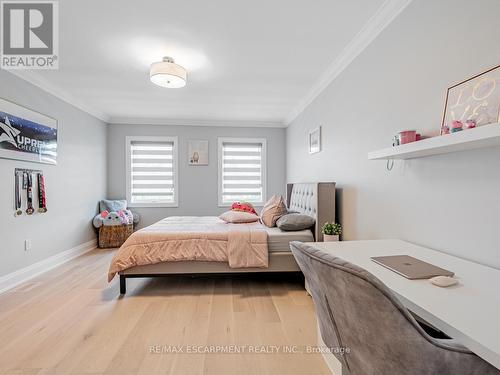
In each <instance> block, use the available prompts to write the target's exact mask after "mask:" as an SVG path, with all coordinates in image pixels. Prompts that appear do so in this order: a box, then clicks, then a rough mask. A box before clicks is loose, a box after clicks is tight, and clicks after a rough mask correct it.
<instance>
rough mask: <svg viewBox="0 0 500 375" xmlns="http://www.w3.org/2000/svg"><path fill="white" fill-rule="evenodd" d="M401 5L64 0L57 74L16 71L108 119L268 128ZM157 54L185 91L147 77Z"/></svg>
mask: <svg viewBox="0 0 500 375" xmlns="http://www.w3.org/2000/svg"><path fill="white" fill-rule="evenodd" d="M409 1H410V0H386V1H385V2H384V1H383V0H313V1H305V0H272V1H270V0H252V1H241V0H211V1H204V0H181V1H171V0H148V1H143V2H138V1H137V0H120V1H118V0H113V1H102V0H99V1H97V0H85V1H82V0H78V1H77V0H65V1H61V2H60V3H59V4H60V58H59V70H57V71H36V72H31V73H26V74H24V75H25V78H26V77H28V79H31V80H32V81H35V82H36V81H38V84H39V85H40V86H42V87H45V88H48V89H49V91H51V92H53V93H56V94H58V95H59V96H61V97H64V98H65V99H66V100H67V101H70V102H73V104H76V105H77V106H80V107H81V108H84V109H86V110H88V111H89V112H92V113H94V114H98V115H100V116H99V117H101V118H105V120H107V121H110V122H145V123H148V122H149V123H186V124H188V123H200V122H207V123H210V124H212V123H221V124H222V123H227V124H233V122H234V123H235V122H243V123H256V124H261V125H269V126H273V125H274V126H276V125H281V124H285V123H286V122H287V121H289V120H290V119H292V118H293V117H294V116H295V115H296V114H297V113H299V112H300V110H301V106H305V105H306V104H307V102H308V101H310V100H311V99H312V98H313V97H314V96H315V95H316V94H317V93H318V90H320V89H321V88H322V86H324V85H326V83H328V80H329V79H333V78H334V77H335V75H337V74H338V73H339V69H340V70H342V69H343V68H345V66H346V65H348V64H349V63H350V61H352V59H354V58H355V57H356V56H357V54H358V53H360V52H361V51H362V49H364V47H366V45H367V44H369V43H370V42H371V40H372V39H373V38H375V37H376V36H377V35H378V33H379V32H380V31H381V30H382V29H383V28H384V27H385V26H386V25H387V24H388V23H389V22H390V21H391V20H392V19H393V18H394V17H395V16H396V15H397V14H399V12H400V11H401V10H402V8H404V6H405V5H406V4H407V3H408V2H409ZM165 55H167V56H172V57H173V58H174V59H175V60H176V62H177V63H179V64H181V65H183V66H184V67H185V68H187V70H188V84H187V86H186V87H184V88H182V89H165V88H161V87H158V86H155V85H153V84H152V83H151V82H150V81H149V75H148V74H149V65H150V64H151V63H152V62H154V61H159V60H161V58H162V57H163V56H165ZM22 75H23V73H22V72H21V76H22Z"/></svg>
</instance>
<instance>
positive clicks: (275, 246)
mask: <svg viewBox="0 0 500 375" xmlns="http://www.w3.org/2000/svg"><path fill="white" fill-rule="evenodd" d="M266 231H267V235H268V236H267V247H268V251H269V252H270V253H272V252H277V251H290V242H291V241H301V242H313V241H314V236H313V234H312V232H311V230H310V229H305V230H299V231H294V232H285V231H282V230H281V229H279V228H278V227H274V228H268V227H266Z"/></svg>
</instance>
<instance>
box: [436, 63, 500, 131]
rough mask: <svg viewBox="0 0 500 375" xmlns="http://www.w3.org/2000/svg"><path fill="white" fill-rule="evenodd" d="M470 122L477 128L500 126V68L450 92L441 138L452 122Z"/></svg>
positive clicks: (448, 93) (447, 95)
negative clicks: (488, 125) (496, 124)
mask: <svg viewBox="0 0 500 375" xmlns="http://www.w3.org/2000/svg"><path fill="white" fill-rule="evenodd" d="M467 120H472V121H474V122H475V124H476V125H477V126H481V125H486V124H493V123H497V122H500V65H498V66H496V67H494V68H491V69H489V70H487V71H485V72H483V73H481V74H478V75H476V76H474V77H472V78H469V79H467V80H465V81H462V82H460V83H457V84H456V85H454V86H451V87H450V88H449V89H448V91H447V94H446V102H445V108H444V113H443V121H442V123H441V134H444V133H445V129H446V128H451V126H452V123H453V121H460V122H463V123H465V122H466V121H467Z"/></svg>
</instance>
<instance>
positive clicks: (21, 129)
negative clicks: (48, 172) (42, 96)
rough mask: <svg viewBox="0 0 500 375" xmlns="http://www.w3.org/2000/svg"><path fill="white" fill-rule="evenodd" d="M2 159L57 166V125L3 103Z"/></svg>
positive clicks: (0, 111) (0, 102) (0, 122)
mask: <svg viewBox="0 0 500 375" xmlns="http://www.w3.org/2000/svg"><path fill="white" fill-rule="evenodd" d="M0 158H6V159H16V160H23V161H31V162H36V163H46V164H56V163H57V121H56V120H54V119H52V118H50V117H47V116H44V115H42V114H40V113H38V112H34V111H31V110H29V109H27V108H24V107H21V106H19V105H17V104H14V103H11V102H9V101H6V100H3V99H0Z"/></svg>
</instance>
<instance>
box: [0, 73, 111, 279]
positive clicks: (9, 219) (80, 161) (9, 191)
mask: <svg viewBox="0 0 500 375" xmlns="http://www.w3.org/2000/svg"><path fill="white" fill-rule="evenodd" d="M0 97H1V98H2V99H6V100H9V101H11V102H14V103H16V104H19V105H22V106H24V107H27V108H29V109H32V110H34V111H37V112H40V113H43V114H45V115H47V116H49V117H52V118H55V119H57V121H58V127H59V128H58V157H57V160H58V164H57V165H55V166H54V165H46V164H37V163H28V162H22V161H18V160H8V159H0V175H1V176H2V178H1V179H0V191H1V195H0V233H1V241H2V244H1V246H0V259H2V261H1V262H0V276H2V275H5V274H7V273H10V272H13V271H15V270H17V269H20V268H22V267H25V266H28V265H30V264H32V263H35V262H37V261H40V260H42V259H45V258H48V257H50V256H51V255H55V254H56V253H59V252H61V251H64V250H68V249H70V248H72V247H74V246H77V245H80V244H82V243H84V242H87V241H90V240H92V239H94V238H95V233H94V231H93V229H92V227H91V224H90V220H91V219H92V217H93V215H95V212H96V210H97V202H98V201H99V200H100V199H102V198H103V197H104V195H105V193H106V163H105V158H106V125H105V124H104V123H103V122H101V121H99V120H97V119H95V118H94V117H92V116H90V115H88V114H86V113H84V112H82V111H80V110H78V109H76V108H75V107H73V106H71V105H69V104H67V103H65V102H63V101H61V100H59V99H57V98H55V97H54V96H52V95H50V94H47V93H46V92H44V91H42V90H40V89H39V88H37V87H35V86H33V85H31V84H29V83H27V82H25V81H23V80H21V79H20V78H17V77H15V76H13V75H12V74H10V73H7V72H5V71H3V70H0ZM16 167H24V168H33V169H42V170H43V172H44V175H45V179H46V189H47V205H48V212H47V213H46V214H44V215H40V214H37V215H33V216H26V215H23V216H20V217H17V218H16V217H14V168H16ZM25 239H31V240H32V249H31V250H30V251H24V240H25Z"/></svg>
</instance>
